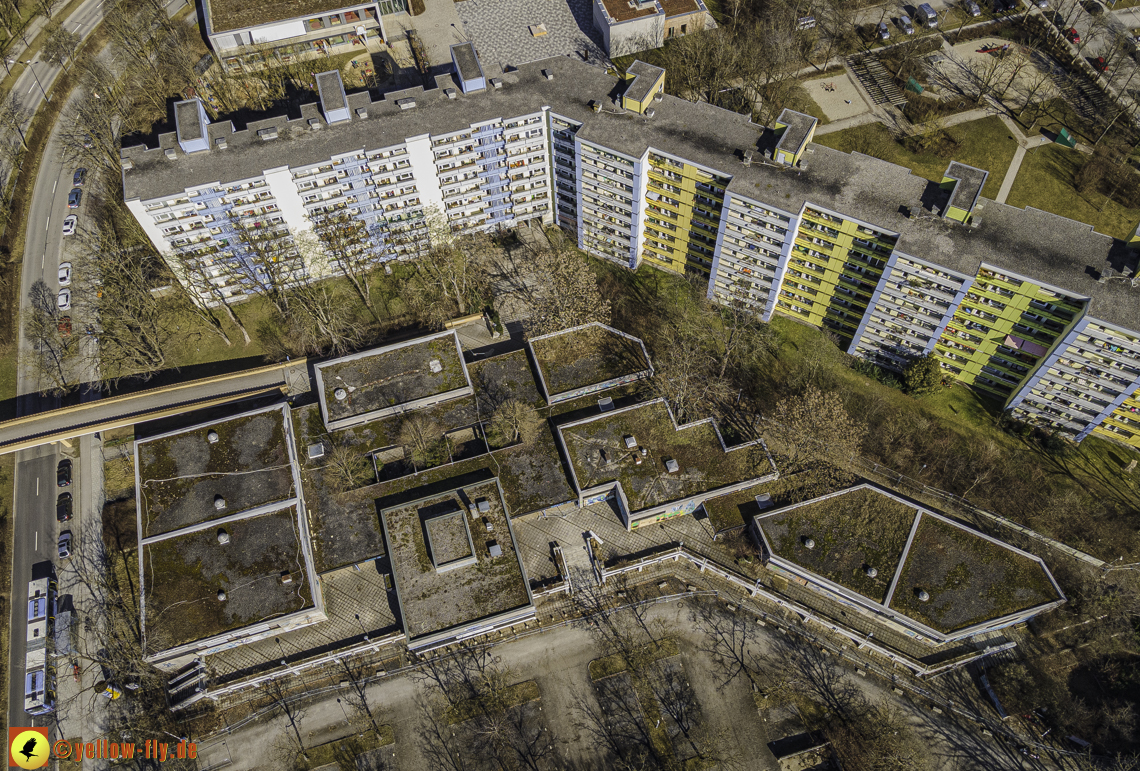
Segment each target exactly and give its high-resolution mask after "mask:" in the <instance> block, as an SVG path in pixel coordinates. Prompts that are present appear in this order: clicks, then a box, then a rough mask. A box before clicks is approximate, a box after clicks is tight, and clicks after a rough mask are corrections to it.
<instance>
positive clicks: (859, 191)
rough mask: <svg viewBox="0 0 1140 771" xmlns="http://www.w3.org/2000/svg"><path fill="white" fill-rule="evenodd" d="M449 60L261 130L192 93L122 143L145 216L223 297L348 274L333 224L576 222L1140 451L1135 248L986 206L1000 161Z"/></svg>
mask: <svg viewBox="0 0 1140 771" xmlns="http://www.w3.org/2000/svg"><path fill="white" fill-rule="evenodd" d="M452 54H453V62H454V65H455V75H454V76H450V75H444V76H439V77H437V79H436V88H433V89H428V90H424V89H421V88H416V89H409V90H406V91H400V92H396V93H390V94H387V95H385V96H384V97H383V98H382V99H380V100H377V101H373V100H372V99H371V98H370V97H369V95H368V94H367V93H358V94H347V95H346V94H345V92H344V90H343V87H342V86H341V83H340V78H339V75H337V73H325V74H322V75H320V76H318V86H319V92H320V100H319V103H318V104H313V105H305V106H303V107H302V108H301V114H300V117H294V118H291V119H290V118H285V117H277V118H266V119H265V120H261V121H254V122H251V123H249V124H248V125H247V126H246V127H245V128H243V129H241V130H237V129H235V127H234V126H233V125H232V124H231V123H229V122H219V123H213V124H211V123H209V122H208V121H207V118H206V115H205V112H204V111H203V110H202V109H201V107H200V105H199V104H198V103H197V102H196V101H194V100H190V101H186V102H181V103H179V104H178V105H177V106H176V109H175V122H176V129H177V130H176V132H173V133H170V134H163V135H161V136H160V138H159V146H158V147H156V148H145V147H132V148H125V149H124V151H123V168H124V172H123V183H124V197H125V200H126V201H127V205H128V207H129V208H130V209H131V211H132V212H133V213H134V214H135V216H136V217H137V218H138V219H139V221H140V222H141V223H142V225H143V227H144V229H145V230H146V232H147V233H148V235H149V236H150V238H151V240H152V241H153V242H154V244H155V246H156V247H157V248H158V249H159V250H160V251H161V252H162V253H163V254H164V255H166V256H167V259H168V260H169V261H170V262H171V267H172V269H173V270H174V272H175V274H176V275H178V276H179V277H180V278H181V279H182V280H183V281H184V282H186V283H187V284H188V285H189V286H191V287H192V288H193V289H195V291H197V292H198V294H199V295H200V296H201V297H202V299H203V301H204V302H217V301H221V300H222V299H225V300H227V301H232V300H234V299H241V298H242V297H244V296H246V295H248V294H252V293H254V292H256V291H258V289H259V276H260V275H261V274H260V273H259V272H258V271H261V270H262V269H263V268H264V267H266V265H265V254H264V248H263V246H264V243H263V242H268V243H270V244H273V243H276V244H284V245H287V247H288V248H287V251H286V252H285V254H286V256H287V259H286V262H287V263H288V261H289V260H291V261H292V262H291V263H288V264H289V267H290V270H291V271H292V273H291V274H289V275H290V276H291V277H292V279H293V280H298V281H301V280H310V279H312V278H317V277H320V276H322V275H325V274H327V273H328V265H327V263H328V260H327V259H326V258H324V257H322V252H321V249H320V248H315V247H314V246H313V243H312V241H313V239H312V238H311V237H308V236H306V231H308V230H310V229H311V221H312V219H313V218H314V217H316V218H319V217H321V216H324V215H327V214H328V213H329V212H332V213H342V214H347V215H348V216H350V217H352V218H353V219H354V220H355V221H358V222H360V223H361V224H362V225H363V226H364V227H366V228H367V229H368V231H369V233H370V234H371V236H372V238H371V239H370V244H371V246H370V247H369V248H371V249H373V250H374V253H373V255H372V256H373V258H374V259H376V260H388V259H411V258H414V257H416V256H418V255H420V254H422V253H424V251H425V249H426V248H427V247H429V246H430V245H431V244H432V243H433V242H434V241H436V240H438V239H441V238H447V237H449V236H448V234H450V233H463V232H470V231H473V230H480V229H493V228H509V227H513V226H515V225H517V224H519V223H522V222H526V221H528V220H533V219H537V220H540V221H541V222H543V223H546V224H554V223H557V224H558V225H560V226H562V227H564V228H566V229H568V230H572V231H574V232H575V233H576V235H577V239H578V245H579V247H580V248H581V249H582V250H584V251H586V252H587V253H589V254H591V255H593V256H595V257H599V258H604V259H608V260H611V261H614V262H617V263H620V264H621V265H624V266H627V267H629V268H630V269H637V268H639V267H640V266H641V265H642V264H646V265H649V266H651V267H654V268H657V269H661V270H666V271H671V272H675V273H684V272H697V273H700V274H704V275H706V276H707V277H708V279H709V297H710V298H711V299H713V300H714V301H717V302H721V303H729V302H732V303H742V304H745V305H747V306H749V307H751V308H753V309H755V311H756V312H757V313H758V314H759V315H760V316H761V317H762V318H764V319H765V320H767V319H770V318H771V316H772V315H773V314H777V313H778V314H782V315H785V316H788V317H791V318H794V319H797V320H799V321H801V322H803V323H807V324H811V325H814V326H818V327H823V328H826V329H828V330H830V331H831V332H833V333H834V334H835V335H836V336H837V338H838V339H839V340H840V345H841V346H842V347H843V348H844V349H845V350H846V351H848V352H849V353H851V354H853V355H857V356H861V357H863V358H865V359H868V360H871V361H873V362H875V363H876V364H878V365H879V366H882V367H886V368H888V369H894V370H902V369H903V368H904V367H905V366H906V365H907V363H908V362H909V361H910V360H912V359H913V358H914V357H916V356H920V355H924V354H934V355H935V356H937V357H938V359H939V361H940V363H941V366H942V368H943V371H944V372H945V374H946V376H947V377H952V378H955V379H957V380H959V381H961V382H963V383H967V384H970V385H971V386H973V387H975V388H977V389H978V390H980V391H983V392H986V393H987V394H989V395H991V396H993V397H994V398H996V399H999V400H1001V401H1002V403H1003V404H1004V406H1005V407H1007V408H1008V409H1011V410H1013V411H1014V414H1015V415H1016V416H1018V417H1020V418H1023V419H1027V420H1031V421H1033V422H1037V423H1042V424H1046V425H1049V426H1053V427H1055V428H1058V429H1061V430H1064V431H1066V432H1068V433H1070V434H1072V435H1073V436H1075V437H1077V438H1083V437H1084V436H1087V435H1088V434H1089V433H1093V432H1096V433H1097V434H1099V435H1104V436H1108V437H1109V438H1112V439H1116V440H1119V441H1124V442H1127V443H1129V444H1132V445H1134V446H1140V413H1138V412H1136V410H1140V331H1138V330H1140V312H1138V310H1137V308H1138V306H1137V291H1136V290H1135V289H1134V288H1133V284H1134V283H1136V282H1135V281H1134V279H1133V271H1135V269H1136V254H1135V253H1134V252H1133V251H1132V249H1131V247H1130V246H1129V245H1128V244H1126V243H1125V242H1124V241H1121V240H1117V239H1113V238H1109V237H1107V236H1104V235H1101V234H1099V233H1096V232H1094V231H1093V229H1092V228H1091V227H1090V226H1089V225H1086V224H1083V223H1080V222H1075V221H1073V220H1068V219H1065V218H1063V217H1057V216H1055V215H1052V214H1047V213H1045V212H1041V211H1038V210H1035V209H1025V210H1022V209H1016V208H1013V207H1010V206H1006V205H1004V204H998V203H995V202H993V201H988V200H986V199H984V198H982V196H981V193H982V190H983V188H984V186H985V183H986V179H987V173H986V172H985V171H984V170H981V169H974V168H971V167H968V166H965V165H963V164H960V163H951V164H950V165H949V167H948V168H947V170H946V173H945V174H944V175H943V177H942V178H941V179H939V180H937V181H933V180H927V179H924V178H921V177H918V176H915V175H914V174H912V173H911V172H910V171H909V170H908V169H906V168H903V167H901V166H896V165H894V164H891V163H887V162H885V161H881V160H878V159H875V158H871V157H868V156H865V155H860V154H858V153H842V152H839V151H836V150H832V149H829V148H826V147H823V146H821V145H817V144H814V143H813V142H812V139H813V136H814V131H815V128H816V122H815V119H814V118H812V117H810V116H807V115H803V114H799V113H795V112H792V111H785V112H784V113H783V114H782V115H781V116H780V117H779V118H778V120H777V121H776V123H775V126H774V128H772V129H765V128H764V127H761V126H757V125H755V124H753V123H752V122H751V120H750V119H749V118H748V117H747V116H743V115H738V114H736V113H733V112H730V111H727V110H723V109H720V108H717V107H713V106H711V105H708V104H703V103H693V102H688V101H685V100H682V99H678V98H675V97H672V96H668V95H666V94H664V92H663V88H664V78H665V77H666V73H665V72H664V71H663V70H661V69H660V68H657V67H653V66H650V65H647V64H644V63H641V62H636V63H635V64H634V65H632V66H631V67H630V68H629V70H628V71H627V73H626V74H625V75H624V76H622V77H621V78H615V77H613V76H610V75H608V74H606V72H605V71H604V70H602V69H600V68H598V67H594V66H591V65H589V64H584V63H582V62H581V61H576V60H574V59H572V58H569V57H560V58H555V59H548V60H544V61H539V62H535V63H532V64H529V65H524V66H523V67H521V68H519V69H517V70H515V71H512V72H508V73H504V74H503V75H502V76H501V77H490V78H488V77H487V76H486V75H485V73H484V72H483V69H482V67H480V66H479V63H478V58H477V57H476V55H475V52H474V50H473V48H472V47H471V46H470V44H464V45H462V46H457V47H455V48H454V49H453V52H452ZM251 232H252V233H254V234H255V235H257V234H259V233H261V232H266V233H269V234H270V235H269V236H266V237H264V238H263V239H261V240H259V239H258V238H251V237H250V233H251ZM274 264H275V265H276V264H277V263H274Z"/></svg>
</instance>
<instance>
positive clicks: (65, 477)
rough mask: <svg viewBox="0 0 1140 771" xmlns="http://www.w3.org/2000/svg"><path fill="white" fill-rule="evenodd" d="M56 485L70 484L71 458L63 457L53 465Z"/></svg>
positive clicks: (65, 485) (64, 485)
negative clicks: (57, 463)
mask: <svg viewBox="0 0 1140 771" xmlns="http://www.w3.org/2000/svg"><path fill="white" fill-rule="evenodd" d="M55 484H56V487H67V486H68V485H70V484H71V459H70V458H64V459H63V460H61V461H60V462H59V465H57V466H56V467H55Z"/></svg>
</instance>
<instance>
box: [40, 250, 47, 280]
mask: <svg viewBox="0 0 1140 771" xmlns="http://www.w3.org/2000/svg"><path fill="white" fill-rule="evenodd" d="M46 260H47V247H45V248H44V256H43V257H40V275H41V276H42V275H43V274H44V262H45V261H46Z"/></svg>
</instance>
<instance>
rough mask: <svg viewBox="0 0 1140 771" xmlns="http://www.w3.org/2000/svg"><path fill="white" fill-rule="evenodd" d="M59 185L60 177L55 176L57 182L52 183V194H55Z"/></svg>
mask: <svg viewBox="0 0 1140 771" xmlns="http://www.w3.org/2000/svg"><path fill="white" fill-rule="evenodd" d="M58 185H59V177H56V178H55V182H52V183H51V194H52V195H55V189H56V187H57V186H58Z"/></svg>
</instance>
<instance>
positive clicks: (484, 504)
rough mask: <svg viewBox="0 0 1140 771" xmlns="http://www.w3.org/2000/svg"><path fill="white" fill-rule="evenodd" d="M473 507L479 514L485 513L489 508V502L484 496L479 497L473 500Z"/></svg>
mask: <svg viewBox="0 0 1140 771" xmlns="http://www.w3.org/2000/svg"><path fill="white" fill-rule="evenodd" d="M475 509H476V510H477V511H478V512H479V513H480V514H486V513H487V512H488V511H490V510H491V502H490V501H488V500H487V499H486V498H480V499H479V500H477V501H475Z"/></svg>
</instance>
